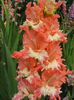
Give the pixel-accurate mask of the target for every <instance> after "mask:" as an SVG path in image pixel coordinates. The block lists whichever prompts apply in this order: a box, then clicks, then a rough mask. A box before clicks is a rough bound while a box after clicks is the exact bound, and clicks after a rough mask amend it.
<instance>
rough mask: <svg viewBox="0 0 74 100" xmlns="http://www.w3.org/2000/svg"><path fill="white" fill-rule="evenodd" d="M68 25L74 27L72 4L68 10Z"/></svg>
mask: <svg viewBox="0 0 74 100" xmlns="http://www.w3.org/2000/svg"><path fill="white" fill-rule="evenodd" d="M69 25H70V26H73V25H74V3H73V4H72V5H71V7H70V9H69Z"/></svg>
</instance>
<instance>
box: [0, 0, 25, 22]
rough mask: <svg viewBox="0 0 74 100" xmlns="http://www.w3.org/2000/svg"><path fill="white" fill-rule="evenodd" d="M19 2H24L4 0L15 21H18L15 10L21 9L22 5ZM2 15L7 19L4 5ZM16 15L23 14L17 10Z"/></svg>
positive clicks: (11, 17) (12, 19) (20, 1)
mask: <svg viewBox="0 0 74 100" xmlns="http://www.w3.org/2000/svg"><path fill="white" fill-rule="evenodd" d="M19 3H23V1H22V0H15V2H12V1H11V0H4V5H5V6H6V8H8V10H9V14H10V19H11V21H14V22H15V21H16V19H15V12H16V11H17V10H21V6H19ZM15 8H16V9H17V10H16V9H15ZM1 16H2V19H3V21H5V12H4V7H3V6H2V10H1ZM16 16H18V17H20V16H21V14H20V13H17V12H16ZM5 23H6V22H5ZM16 23H17V22H16Z"/></svg>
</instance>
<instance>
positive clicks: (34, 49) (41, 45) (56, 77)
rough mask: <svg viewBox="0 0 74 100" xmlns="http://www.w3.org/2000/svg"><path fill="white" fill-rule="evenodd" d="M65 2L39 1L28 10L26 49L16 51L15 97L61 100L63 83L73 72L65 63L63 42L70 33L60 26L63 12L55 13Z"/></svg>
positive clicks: (22, 28)
mask: <svg viewBox="0 0 74 100" xmlns="http://www.w3.org/2000/svg"><path fill="white" fill-rule="evenodd" d="M60 5H61V2H55V0H38V4H37V5H36V3H34V4H33V6H31V2H30V3H28V5H27V9H26V21H25V22H24V23H23V25H21V26H20V29H21V30H24V31H25V33H24V35H23V50H21V51H15V52H14V53H13V54H12V57H13V58H16V59H18V70H17V73H18V76H17V78H16V80H17V81H18V91H19V92H18V93H17V94H15V96H14V97H13V98H12V100H22V99H23V98H24V97H25V96H28V98H29V99H30V100H36V99H40V98H41V96H42V95H43V96H46V95H48V96H49V98H50V99H49V100H57V99H58V100H61V98H60V96H59V94H60V93H61V91H60V89H61V85H62V84H63V83H65V82H66V78H67V77H66V76H67V75H69V74H71V73H72V72H71V71H67V69H66V66H65V65H64V64H63V59H62V48H61V47H60V43H62V42H66V37H65V36H66V35H65V34H63V33H62V30H60V29H59V27H60V25H59V22H58V18H59V15H58V14H54V13H55V11H56V10H57V9H58V7H59V6H60Z"/></svg>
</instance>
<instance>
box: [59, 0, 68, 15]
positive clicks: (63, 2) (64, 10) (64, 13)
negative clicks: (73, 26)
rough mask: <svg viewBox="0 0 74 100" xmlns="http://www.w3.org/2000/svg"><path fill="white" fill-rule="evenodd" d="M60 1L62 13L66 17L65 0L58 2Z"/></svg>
mask: <svg viewBox="0 0 74 100" xmlns="http://www.w3.org/2000/svg"><path fill="white" fill-rule="evenodd" d="M59 1H62V13H63V15H64V16H66V15H67V9H66V1H65V0H59Z"/></svg>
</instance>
